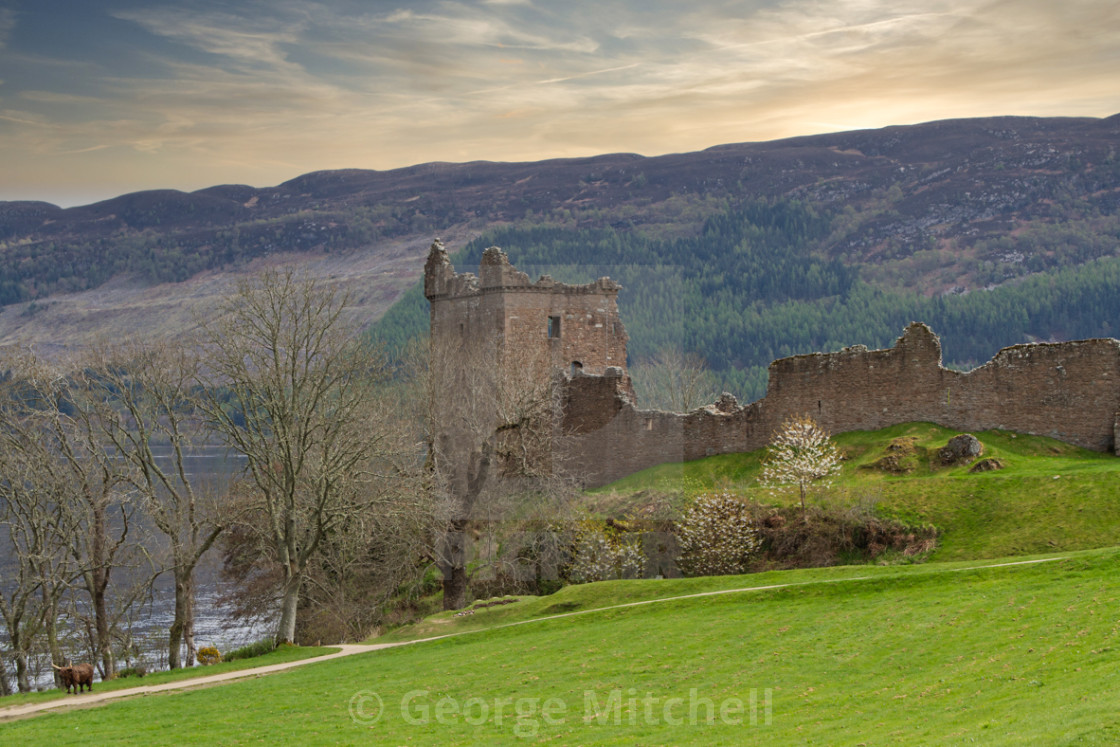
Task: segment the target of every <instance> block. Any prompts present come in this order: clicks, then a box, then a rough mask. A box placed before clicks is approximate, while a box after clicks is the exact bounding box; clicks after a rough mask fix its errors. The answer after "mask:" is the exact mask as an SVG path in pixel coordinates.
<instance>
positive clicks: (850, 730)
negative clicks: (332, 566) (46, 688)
mask: <svg viewBox="0 0 1120 747" xmlns="http://www.w3.org/2000/svg"><path fill="white" fill-rule="evenodd" d="M952 435H954V432H952V431H947V430H945V429H942V428H938V427H936V426H932V425H929V424H922V423H917V424H909V425H905V426H897V427H895V428H890V429H886V430H884V431H878V432H874V433H849V434H843V435H841V436H839V437H838V438H837V439H836V440H837V441H838V443H839V444H840V445H841V446H842V448H843V449H844V451H845V454H846V456H847V459H846V461H845V466H844V471H843V474H842V476H841V478H840V479H839V480H838V482H837V484H836V486H835V489H834V490H833V491H832V493H831V494H830V495H829V496H828V497H827V498H825V499H824V500H829V501H835V502H837V503H839V504H841V505H842V504H844V503H860V502H862V503H874V505H875V510H876V511H877V512H879V513H881V514H883V515H887V516H895V517H898V518H902V519H905V520H907V521H911V522H923V523H924V522H928V523H933V524H935V525H937V526H938V527H940V528H941V529H942V532H943V534H942V536H941V546H940V547H939V549H938V550H937V551H936V552H935V554H934V555H933V558H932V560H931V561H930V562H926V563H922V564H915V565H860V566H838V567H831V568H815V569H801V570H788V571H771V572H766V573H758V574H752V575H747V576H724V577H710V578H693V579H659V580H646V581H613V582H603V583H598V584H587V585H582V586H569V587H566V588H564V589H562V590H561V591H559V592H557V593H556V594H553V595H551V596H547V597H524V598H520V599H519V600H518V601H516V602H513V603H510V604H504V605H501V606H492V607H487V608H479V609H477V610H476V611H475V612H474V613H473V614H471V615H468V616H455V615H453V614H452V613H440V614H438V615H434V616H432V617H429V618H427V619H426V620H423V621H421V622H420V623H417V624H415V625H411V626H408V627H405V628H400V629H398V630H395V631H393V632H392V633H391V634H389V635H386V636H383V637H382V638H379V639H377V640H378V642H389V641H396V642H410V641H419V642H417V643H415V645H407V646H401V647H399V648H393V649H386V650H382V651H377V652H371V653H368V654H359V655H356V656H353V657H349V658H344V659H338V660H335V661H328V662H322V663H314V664H310V665H307V666H305V667H301V668H299V669H296V670H293V671H289V672H284V673H279V674H274V675H269V676H267V677H262V678H254V679H250V680H243V681H239V682H236V683H232V684H227V685H222V686H217V687H210V688H204V689H198V690H190V691H183V692H177V693H170V694H161V695H154V696H147V697H142V698H134V699H129V700H124V701H120V702H116V703H113V704H110V705H105V706H102V707H98V708H93V709H89V710H80V711H70V712H59V713H48V714H43V715H40V716H37V717H34V718H29V719H26V720H22V721H17V722H10V723H4V724H0V744H59V743H71V742H74V741H75V740H77V739H78V738H79V737H80V741H86V742H93V743H123V744H145V745H148V744H244V743H259V742H273V743H281V744H388V745H429V744H430V745H456V744H462V745H468V744H606V745H635V744H638V745H652V744H696V745H717V744H719V745H722V744H726V745H741V744H757V745H794V744H796V745H801V744H812V745H851V746H852V747H856V746H859V745H864V746H867V747H870V746H872V745H914V744H920V745H941V744H946V745H950V744H952V745H955V744H983V745H1067V744H1100V745H1113V744H1120V710H1118V709H1117V707H1116V703H1117V702H1118V700H1120V572H1118V571H1120V547H1117V546H1120V459H1117V458H1116V457H1114V456H1109V455H1102V454H1096V453H1093V452H1087V451H1084V450H1081V449H1076V448H1074V447H1071V446H1068V445H1066V444H1061V443H1059V442H1056V441H1051V440H1049V439H1041V438H1032V437H1026V436H1016V435H1013V434H1010V433H1003V432H989V433H980V434H976V435H977V436H978V437H979V438H980V440H981V441H982V442H983V443H984V445H985V449H986V453H985V456H990V457H995V458H998V459H1000V460H1001V461H1002V462H1003V463H1004V465H1005V469H1003V470H1001V471H997V472H989V473H983V474H968V472H967V467H954V468H950V469H942V468H935V467H933V466H931V461H930V456H931V454H932V453H934V452H935V451H936V449H937V448H938V447H940V446H941V445H944V443H945V442H946V441H947V440H948V438H949V437H951V436H952ZM895 439H908V440H907V441H906V443H907V444H908V446H907V450H906V451H905V454H904V457H905V459H904V461H905V464H906V465H909V466H910V467H913V470H912V471H911V472H909V473H908V474H904V475H896V474H890V473H887V472H884V471H883V470H882V469H878V468H870V467H869V465H873V464H874V463H875V462H876V461H878V460H879V459H881V458H882V457H883V456H884V455H885V454H886V453H887V452H886V449H887V446H888V445H889V444H890V443H891V441H892V440H895ZM895 453H897V452H895ZM758 459H759V455H758V454H753V455H732V456H721V457H713V458H711V459H706V460H701V461H699V462H692V463H688V464H685V465H663V466H661V467H658V468H655V469H653V470H647V471H646V472H644V473H641V474H639V475H635V476H632V477H630V478H627V479H626V480H624V481H621V482H620V483H616V484H615V485H613V486H609V487H608V488H606V489H603V490H601V491H597V492H596V493H595V494H594V495H592V496H591V500H593V501H595V502H597V503H599V507H600V509H604V507H605V510H610V511H620V512H625V511H626V510H629V509H632V508H634V507H638V506H640V505H641V502H642V501H648V500H649V499H650V495H651V491H663V492H669V493H672V492H676V493H683V494H684V495H688V494H690V493H695V492H698V491H701V490H709V489H721V490H722V489H727V490H731V491H734V492H739V493H742V494H745V495H750V496H753V497H757V498H759V499H761V500H767V501H769V500H772V499H771V498H770V497H769V496H768V495H764V494H763V493H762V492H761V489H760V488H758V487H757V485H756V484H755V475H756V473H757V470H758ZM1087 548H1097V549H1087ZM984 558H993V559H989V560H983V559H984ZM1000 558H1002V559H1000ZM620 605H625V606H620ZM433 636H443V637H442V638H440V639H438V640H428V641H423V640H420V639H424V638H430V637H433ZM302 651H306V650H301V651H300V652H298V653H297V652H291V655H292V656H296V655H299V656H302V655H304V654H303V653H302ZM274 660H275V659H271V658H269V659H268V660H267V661H266V659H265V658H263V657H262V659H257V660H250V661H246V662H237V663H236V664H237V665H249V664H253V663H256V662H260V663H271V661H274ZM214 671H217V669H216V668H209V669H207V670H205V671H204V672H203V673H207V674H209V673H211V672H214ZM178 676H183V675H178ZM153 681H155V677H150V678H145V679H144V680H143V681H141V682H138V683H137V684H149V683H150V682H153ZM125 684H131V682H130V681H128V680H126V681H123V682H122V683H119V684H118V683H111V685H105V686H104V687H109V686H120V685H125ZM35 697H47V696H46V695H41V696H35ZM54 697H58V696H57V695H56V696H54ZM16 702H22V701H17V700H15V699H12V700H8V699H5V702H4V703H3V705H7V704H9V703H13V704H14V703H16Z"/></svg>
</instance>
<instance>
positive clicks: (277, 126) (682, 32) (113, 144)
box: [0, 0, 1120, 206]
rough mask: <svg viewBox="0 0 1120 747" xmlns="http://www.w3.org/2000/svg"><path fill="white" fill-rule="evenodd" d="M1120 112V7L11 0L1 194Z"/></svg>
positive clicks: (928, 1)
mask: <svg viewBox="0 0 1120 747" xmlns="http://www.w3.org/2000/svg"><path fill="white" fill-rule="evenodd" d="M1116 113H1120V3H1117V2H1116V0H1063V2H1056V1H1055V0H995V1H992V0H617V1H616V0H587V1H585V0H395V1H387V0H320V1H319V2H310V1H308V0H259V1H257V0H244V1H230V2H217V1H216V0H173V1H165V0H142V1H138V0H0V200H46V201H48V202H53V203H55V204H59V205H63V206H70V205H75V204H86V203H89V202H93V201H96V200H99V199H105V198H108V197H112V196H115V195H119V194H123V193H126V192H133V191H138V190H143V189H159V188H168V189H180V190H184V191H191V190H195V189H201V188H204V187H208V186H213V185H216V184H250V185H253V186H257V187H263V186H271V185H275V184H278V183H280V182H282V181H285V180H287V179H291V178H293V177H296V176H298V175H300V174H303V173H307V172H309V171H318V170H323V169H341V168H365V169H391V168H398V167H402V166H409V165H412V164H417V163H425V162H429V161H453V162H462V161H473V160H492V161H534V160H540V159H545V158H559V157H577V156H591V155H597V154H601V153H616V152H630V153H640V154H643V155H659V154H663V153H673V152H685V151H692V150H700V149H703V148H707V147H710V146H713V145H719V144H723V143H737V142H749V141H764V140H773V139H778V138H783V137H790V136H795V135H808V134H815V133H822V132H836V131H842V130H853V129H863V128H875V127H884V126H888V125H893V124H911V123H917V122H926V121H932V120H937V119H947V118H955V117H977V116H992V115H1029V116H1092V117H1105V116H1109V115H1112V114H1116Z"/></svg>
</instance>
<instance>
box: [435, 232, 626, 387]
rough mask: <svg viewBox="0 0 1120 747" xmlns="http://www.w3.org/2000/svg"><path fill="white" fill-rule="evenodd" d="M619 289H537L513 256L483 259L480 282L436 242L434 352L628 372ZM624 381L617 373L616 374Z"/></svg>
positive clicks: (602, 285)
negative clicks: (462, 350) (499, 354)
mask: <svg viewBox="0 0 1120 747" xmlns="http://www.w3.org/2000/svg"><path fill="white" fill-rule="evenodd" d="M621 287H622V286H620V285H619V284H618V283H616V282H614V281H613V280H611V279H610V278H605V277H604V278H599V279H598V280H597V281H595V282H594V283H587V284H585V285H567V284H565V283H558V282H556V281H554V280H553V279H552V278H551V277H549V276H548V275H542V276H541V278H540V279H539V280H537V281H536V282H535V283H534V282H530V280H529V276H528V275H526V274H525V273H524V272H520V271H519V270H517V269H516V268H514V267H513V266H512V265H511V264H510V263H509V258H508V257H506V254H505V252H503V251H502V250H501V249H499V248H497V247H490V248H489V249H487V250H485V251H484V252H483V253H482V262H481V264H480V265H479V273H478V276H477V277H476V276H475V275H474V274H473V273H469V272H463V273H458V272H455V268H454V267H452V265H451V260H450V259H449V258H448V256H447V251H446V250H445V249H444V248H443V243H442V242H441V241H440V240H439V239H436V241H435V243H433V244H432V248H431V250H430V252H429V253H428V261H427V263H426V264H425V265H424V295H425V296H427V298H428V301H430V302H431V305H432V310H431V314H432V317H431V339H432V344H433V345H448V344H455V345H456V346H458V345H463V346H468V347H469V346H473V345H487V344H490V343H492V342H494V341H497V342H498V345H499V350H514V351H518V352H520V353H527V354H529V355H530V356H531V357H534V358H535V357H538V356H539V357H541V359H545V360H549V361H550V362H551V364H552V366H553V367H554V368H555V369H560V370H563V371H564V372H566V373H574V372H576V371H582V372H584V373H589V374H603V373H605V372H606V370H607V369H608V368H611V367H617V368H619V369H621V372H622V374H623V376H625V371H626V341H627V337H626V329H625V328H624V327H623V326H622V321H621V320H620V319H619V316H618V291H619V290H620V289H621ZM612 373H615V374H616V375H617V372H613V371H612Z"/></svg>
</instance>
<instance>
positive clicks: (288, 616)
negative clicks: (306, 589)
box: [276, 576, 300, 644]
mask: <svg viewBox="0 0 1120 747" xmlns="http://www.w3.org/2000/svg"><path fill="white" fill-rule="evenodd" d="M299 586H300V578H299V577H298V576H294V577H292V578H290V579H288V581H287V583H285V584H284V598H283V601H281V603H280V625H279V626H277V629H276V642H277V643H278V644H279V643H295V639H296V608H297V607H298V606H299Z"/></svg>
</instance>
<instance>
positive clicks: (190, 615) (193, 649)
mask: <svg viewBox="0 0 1120 747" xmlns="http://www.w3.org/2000/svg"><path fill="white" fill-rule="evenodd" d="M185 599H186V603H187V614H186V615H185V618H184V620H183V643H185V644H186V646H187V663H186V666H188V667H193V666H194V663H195V661H197V656H198V646H197V645H195V642H194V577H193V576H192V577H191V578H190V581H189V583H188V584H187V593H186V596H185Z"/></svg>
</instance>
